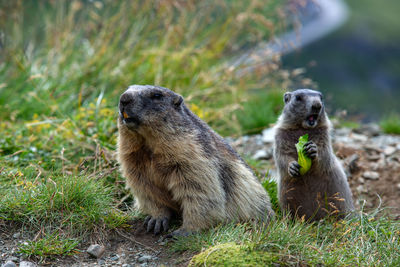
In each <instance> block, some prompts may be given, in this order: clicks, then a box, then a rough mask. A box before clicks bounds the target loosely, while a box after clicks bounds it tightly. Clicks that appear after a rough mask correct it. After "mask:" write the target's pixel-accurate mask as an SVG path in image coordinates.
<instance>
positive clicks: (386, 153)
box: [383, 146, 396, 156]
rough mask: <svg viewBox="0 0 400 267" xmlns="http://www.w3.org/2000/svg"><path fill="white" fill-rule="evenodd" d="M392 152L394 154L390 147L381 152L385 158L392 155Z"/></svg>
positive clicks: (392, 148)
mask: <svg viewBox="0 0 400 267" xmlns="http://www.w3.org/2000/svg"><path fill="white" fill-rule="evenodd" d="M394 152H396V148H395V147H392V146H388V147H386V148H385V149H384V150H383V153H385V155H386V156H390V155H392V154H393V153H394Z"/></svg>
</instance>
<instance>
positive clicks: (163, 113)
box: [119, 85, 183, 131]
mask: <svg viewBox="0 0 400 267" xmlns="http://www.w3.org/2000/svg"><path fill="white" fill-rule="evenodd" d="M182 102H183V98H182V96H180V95H178V94H176V93H174V92H172V91H171V90H169V89H167V88H164V87H158V86H152V85H131V86H129V88H128V89H127V90H126V91H125V92H124V93H123V94H122V95H121V97H120V100H119V116H120V122H121V124H122V125H126V126H127V127H128V129H130V130H132V131H138V130H139V128H141V127H150V128H153V129H156V128H157V126H161V125H162V126H163V127H165V125H166V124H168V122H169V121H171V122H174V123H176V122H175V121H176V120H173V118H174V116H176V114H177V111H178V113H179V111H180V109H181V105H182ZM171 125H172V123H171Z"/></svg>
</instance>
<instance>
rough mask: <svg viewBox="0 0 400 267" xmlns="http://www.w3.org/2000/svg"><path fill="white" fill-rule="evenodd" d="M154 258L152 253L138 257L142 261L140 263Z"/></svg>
mask: <svg viewBox="0 0 400 267" xmlns="http://www.w3.org/2000/svg"><path fill="white" fill-rule="evenodd" d="M152 259H153V257H152V256H150V255H143V256H141V257H140V258H139V259H138V262H140V263H143V262H148V261H151V260H152Z"/></svg>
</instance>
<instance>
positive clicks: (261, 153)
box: [253, 149, 272, 160]
mask: <svg viewBox="0 0 400 267" xmlns="http://www.w3.org/2000/svg"><path fill="white" fill-rule="evenodd" d="M271 157H272V154H271V153H268V152H267V151H265V150H264V149H260V150H257V151H256V153H254V155H253V159H255V160H261V159H265V160H268V159H270V158H271Z"/></svg>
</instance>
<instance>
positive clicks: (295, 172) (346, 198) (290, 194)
mask: <svg viewBox="0 0 400 267" xmlns="http://www.w3.org/2000/svg"><path fill="white" fill-rule="evenodd" d="M322 98H323V97H322V94H321V93H320V92H317V91H313V90H309V89H300V90H296V91H294V92H288V93H285V95H284V102H285V107H284V109H283V112H282V115H281V116H280V117H279V120H278V123H277V126H276V133H275V144H274V159H275V163H276V165H277V168H278V173H279V180H278V191H279V194H278V199H279V203H280V206H281V208H282V210H284V211H289V212H290V213H291V214H292V215H295V214H296V215H297V216H298V217H303V216H304V217H305V219H307V220H309V221H313V220H319V219H321V218H323V217H325V216H326V215H333V214H336V215H338V216H343V215H345V214H346V213H348V212H349V211H351V210H353V209H354V206H353V200H352V196H351V191H350V188H349V185H348V183H347V178H346V175H345V173H344V171H343V168H342V166H341V165H340V163H339V161H338V159H337V158H336V156H335V155H334V153H333V151H332V145H331V139H330V136H329V132H330V128H331V123H330V121H329V119H328V116H327V115H326V113H325V109H324V104H323V101H322ZM304 134H308V135H309V140H310V141H309V142H308V143H306V144H305V146H304V151H305V153H306V155H308V157H309V158H311V159H312V164H311V169H310V170H309V171H308V172H306V173H305V174H304V175H302V176H301V175H300V171H299V170H300V165H299V164H298V163H297V151H296V148H295V144H296V143H297V142H298V140H299V137H300V136H302V135H304Z"/></svg>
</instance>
